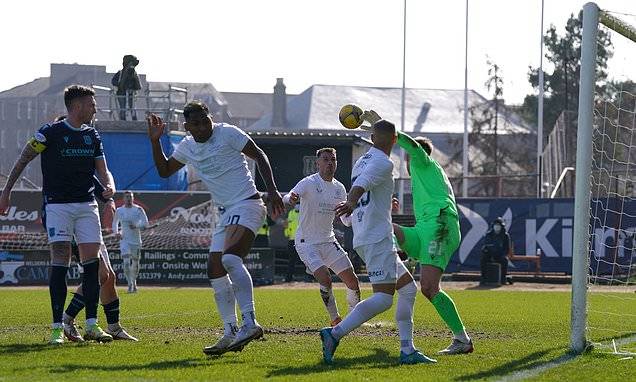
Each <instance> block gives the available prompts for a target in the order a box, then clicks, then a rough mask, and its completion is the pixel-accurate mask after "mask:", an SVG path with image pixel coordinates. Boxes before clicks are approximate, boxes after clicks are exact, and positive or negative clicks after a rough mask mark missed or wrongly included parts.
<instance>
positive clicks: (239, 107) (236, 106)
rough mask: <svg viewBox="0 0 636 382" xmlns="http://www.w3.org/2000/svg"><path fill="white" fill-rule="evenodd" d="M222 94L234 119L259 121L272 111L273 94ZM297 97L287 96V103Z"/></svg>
mask: <svg viewBox="0 0 636 382" xmlns="http://www.w3.org/2000/svg"><path fill="white" fill-rule="evenodd" d="M221 94H222V95H223V97H224V98H225V100H226V101H227V106H228V113H229V114H230V116H232V117H235V116H239V117H241V118H250V119H259V118H261V117H263V116H264V115H266V114H268V113H271V111H272V102H273V97H272V93H237V92H221ZM295 96H296V95H295V94H287V101H288V102H289V100H291V99H292V98H294V97H295Z"/></svg>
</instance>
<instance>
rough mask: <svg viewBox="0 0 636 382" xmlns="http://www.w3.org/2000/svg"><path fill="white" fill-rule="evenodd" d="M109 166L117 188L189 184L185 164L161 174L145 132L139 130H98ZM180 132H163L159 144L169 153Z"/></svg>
mask: <svg viewBox="0 0 636 382" xmlns="http://www.w3.org/2000/svg"><path fill="white" fill-rule="evenodd" d="M100 136H101V137H102V142H103V144H104V152H105V154H106V159H107V161H108V168H109V169H110V171H111V172H112V173H113V176H114V178H115V186H116V187H117V189H120V190H125V189H131V190H162V191H166V190H176V191H182V190H187V188H188V177H187V172H186V168H185V167H183V168H182V169H181V170H179V171H177V173H175V174H174V175H172V176H171V177H169V178H165V179H164V178H161V177H160V176H159V173H157V169H156V168H155V165H154V162H153V160H152V149H151V147H150V142H149V141H148V136H147V135H146V134H145V133H142V132H139V133H137V132H121V133H120V132H109V131H106V132H100ZM182 138H183V137H182V136H176V135H163V136H162V137H161V145H162V147H163V151H164V153H165V154H166V156H170V154H171V153H172V151H173V150H174V147H175V146H176V144H177V143H179V142H180V141H181V139H182Z"/></svg>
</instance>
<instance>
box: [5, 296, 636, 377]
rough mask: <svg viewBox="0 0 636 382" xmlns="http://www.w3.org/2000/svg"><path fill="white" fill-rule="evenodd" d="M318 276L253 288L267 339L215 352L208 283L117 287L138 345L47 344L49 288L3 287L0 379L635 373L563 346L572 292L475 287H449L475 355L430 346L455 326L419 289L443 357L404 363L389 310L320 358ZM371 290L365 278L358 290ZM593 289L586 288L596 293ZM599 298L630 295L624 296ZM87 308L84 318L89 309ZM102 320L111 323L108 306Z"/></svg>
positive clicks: (424, 322) (425, 331)
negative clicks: (208, 348) (329, 358)
mask: <svg viewBox="0 0 636 382" xmlns="http://www.w3.org/2000/svg"><path fill="white" fill-rule="evenodd" d="M316 285H317V284H314V285H313V286H312V287H311V288H308V287H307V286H306V285H298V286H295V287H294V285H292V286H287V287H265V288H256V289H255V300H256V308H257V319H258V321H259V322H260V323H261V325H263V327H264V328H266V334H265V337H264V339H263V340H258V341H255V342H252V343H251V344H249V345H248V346H247V347H246V348H245V349H244V350H243V351H242V352H241V353H227V354H225V355H222V356H220V357H206V356H205V355H204V354H203V353H202V348H203V347H204V346H205V345H210V344H212V343H213V342H214V341H215V340H216V339H217V336H219V335H220V333H221V330H220V322H219V318H218V315H217V314H216V311H215V308H214V304H213V296H212V291H211V289H210V288H142V289H140V293H138V294H134V295H129V294H126V293H124V291H123V290H120V293H121V302H122V311H121V318H122V324H123V325H124V326H125V327H126V328H127V329H128V330H129V332H130V333H131V334H132V335H135V336H138V337H139V338H140V342H138V343H131V342H123V341H117V342H113V343H108V344H97V343H88V344H74V343H69V342H67V343H65V344H64V345H62V346H58V347H53V346H50V345H48V344H47V340H48V336H49V332H50V331H49V329H48V325H49V322H50V314H51V313H50V307H49V296H48V290H47V289H46V288H0V380H2V381H18V380H28V381H35V380H56V381H64V380H73V381H85V380H90V381H106V380H112V381H154V380H164V381H175V380H187V381H195V380H198V381H204V380H205V381H212V380H222V381H231V380H244V381H254V380H262V379H266V378H267V379H271V380H290V381H297V380H305V381H318V380H325V381H358V380H365V381H390V380H395V381H411V380H412V381H446V380H448V381H474V380H521V379H523V380H526V379H527V380H541V381H590V380H603V381H627V380H633V378H634V375H635V373H636V360H633V359H632V360H629V359H623V360H621V359H620V358H621V357H619V356H616V355H612V354H607V353H603V352H600V351H593V352H591V353H588V354H585V355H583V356H579V357H572V356H570V355H569V354H568V350H567V345H568V340H569V330H568V326H569V314H570V313H569V312H570V294H569V293H568V292H567V291H527V290H501V289H500V290H476V289H473V290H471V289H470V288H468V289H451V290H448V293H449V294H450V295H451V296H452V297H453V298H454V299H455V302H456V303H457V304H458V307H459V310H460V314H461V315H462V317H463V319H464V322H465V324H466V326H467V328H468V329H469V333H470V334H471V335H472V336H473V340H474V342H475V353H473V354H469V355H462V356H446V357H442V356H439V357H438V356H437V355H436V354H435V353H436V352H437V350H440V349H442V348H444V347H446V346H447V345H448V343H449V338H450V333H449V332H448V331H447V329H446V327H445V326H444V324H443V322H442V321H441V320H440V318H439V317H438V316H437V313H436V312H435V311H434V310H433V307H432V306H431V305H430V304H429V303H428V301H426V300H425V299H424V297H423V296H422V295H421V294H418V297H417V302H416V307H415V345H416V346H417V347H418V348H419V349H420V350H422V351H423V352H424V353H425V354H427V355H430V356H433V357H435V358H437V360H438V363H437V364H435V365H416V366H400V365H398V355H399V345H398V344H399V341H398V337H397V328H396V327H395V324H394V321H393V314H394V309H391V310H390V311H388V312H385V313H383V314H382V315H380V316H379V317H377V318H375V319H374V320H373V321H372V322H371V325H368V326H364V327H362V328H360V329H358V330H356V331H354V332H353V333H352V334H351V335H349V336H348V337H346V338H344V339H343V340H342V341H341V343H340V346H339V348H338V350H337V352H336V356H335V360H334V364H333V365H331V366H328V365H324V364H323V363H322V359H321V344H320V340H319V337H318V333H317V330H318V329H319V328H321V327H323V326H325V325H326V323H327V315H326V313H325V310H324V308H323V306H322V302H321V300H320V297H319V295H318V292H317V290H316V289H317V288H316ZM69 289H70V288H69ZM370 293H371V292H370V289H369V288H368V287H366V288H365V289H364V290H363V298H365V297H366V296H368V295H369V294H370ZM336 296H337V298H338V303H339V308H340V310H341V311H342V310H343V309H346V303H345V296H344V290H343V289H336ZM605 296H607V294H605ZM595 298H597V296H595V295H594V294H591V296H590V300H591V301H592V302H594V299H595ZM69 300H70V297H69V298H68V299H67V302H68V301H69ZM603 301H604V303H606V304H607V303H613V304H621V303H623V304H624V302H621V301H623V300H622V299H620V298H616V299H607V300H603ZM394 307H395V304H394ZM625 309H627V311H626V310H625ZM623 311H625V313H626V317H630V316H631V317H634V316H635V315H636V307H634V306H633V304H631V306H626V307H624V308H623ZM80 317H82V319H81V320H79V322H80V323H83V312H82V313H81V314H80ZM100 322H101V323H103V326H105V322H106V320H105V317H104V316H103V312H102V311H101V307H100ZM605 325H607V326H610V327H611V325H612V323H611V322H607V323H605Z"/></svg>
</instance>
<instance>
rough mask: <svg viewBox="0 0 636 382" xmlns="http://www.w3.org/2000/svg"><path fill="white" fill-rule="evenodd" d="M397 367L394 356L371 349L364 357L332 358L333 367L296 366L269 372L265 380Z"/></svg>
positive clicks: (396, 360) (381, 350) (380, 350)
mask: <svg viewBox="0 0 636 382" xmlns="http://www.w3.org/2000/svg"><path fill="white" fill-rule="evenodd" d="M395 366H398V359H397V357H395V356H391V355H390V353H389V352H388V351H386V350H384V349H379V348H376V349H373V353H372V354H369V355H367V356H364V357H357V358H338V357H337V356H336V358H334V361H333V365H327V364H325V363H323V362H322V360H321V361H320V362H319V363H316V364H314V365H298V366H287V367H283V368H280V369H276V370H273V371H270V372H269V373H268V374H267V378H271V377H281V376H294V375H303V376H305V375H308V374H313V373H324V372H331V371H334V370H347V369H349V370H357V369H364V370H367V369H387V368H392V367H395Z"/></svg>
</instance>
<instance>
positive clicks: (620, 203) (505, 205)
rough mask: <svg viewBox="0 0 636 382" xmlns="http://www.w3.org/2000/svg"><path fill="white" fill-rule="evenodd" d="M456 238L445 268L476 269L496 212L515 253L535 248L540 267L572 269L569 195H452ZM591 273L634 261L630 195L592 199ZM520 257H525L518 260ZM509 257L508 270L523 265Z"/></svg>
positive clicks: (634, 213)
mask: <svg viewBox="0 0 636 382" xmlns="http://www.w3.org/2000/svg"><path fill="white" fill-rule="evenodd" d="M457 205H458V209H459V212H460V226H461V232H462V242H461V246H460V248H459V250H458V251H457V253H455V255H454V256H453V259H452V260H451V263H450V264H449V266H448V268H447V269H446V272H459V271H477V270H479V260H480V254H481V247H482V244H483V238H484V235H485V234H486V231H487V230H488V228H489V226H490V224H491V223H492V221H493V220H494V219H495V218H497V217H502V218H503V220H504V221H505V222H506V228H507V230H508V233H509V234H510V239H511V240H512V245H513V248H514V253H515V254H516V255H537V253H538V252H537V251H538V250H539V251H540V254H541V271H542V272H563V273H566V274H571V273H572V226H573V221H574V199H461V198H460V199H457ZM591 206H592V207H591V212H592V219H591V221H590V224H591V227H590V228H591V229H592V235H593V236H592V239H593V240H592V245H591V247H592V248H591V249H592V250H591V251H590V268H591V271H592V272H593V273H599V274H607V273H614V274H615V273H617V272H618V273H622V272H624V271H625V270H626V269H628V268H629V266H630V265H631V264H636V258H634V256H635V255H636V251H634V241H635V240H634V231H636V201H634V200H624V199H599V200H592V204H591ZM524 263H525V262H524ZM524 263H521V262H519V263H518V262H514V263H513V266H512V267H511V268H510V269H509V270H510V271H515V270H523V271H525V270H528V264H527V263H526V264H524Z"/></svg>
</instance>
